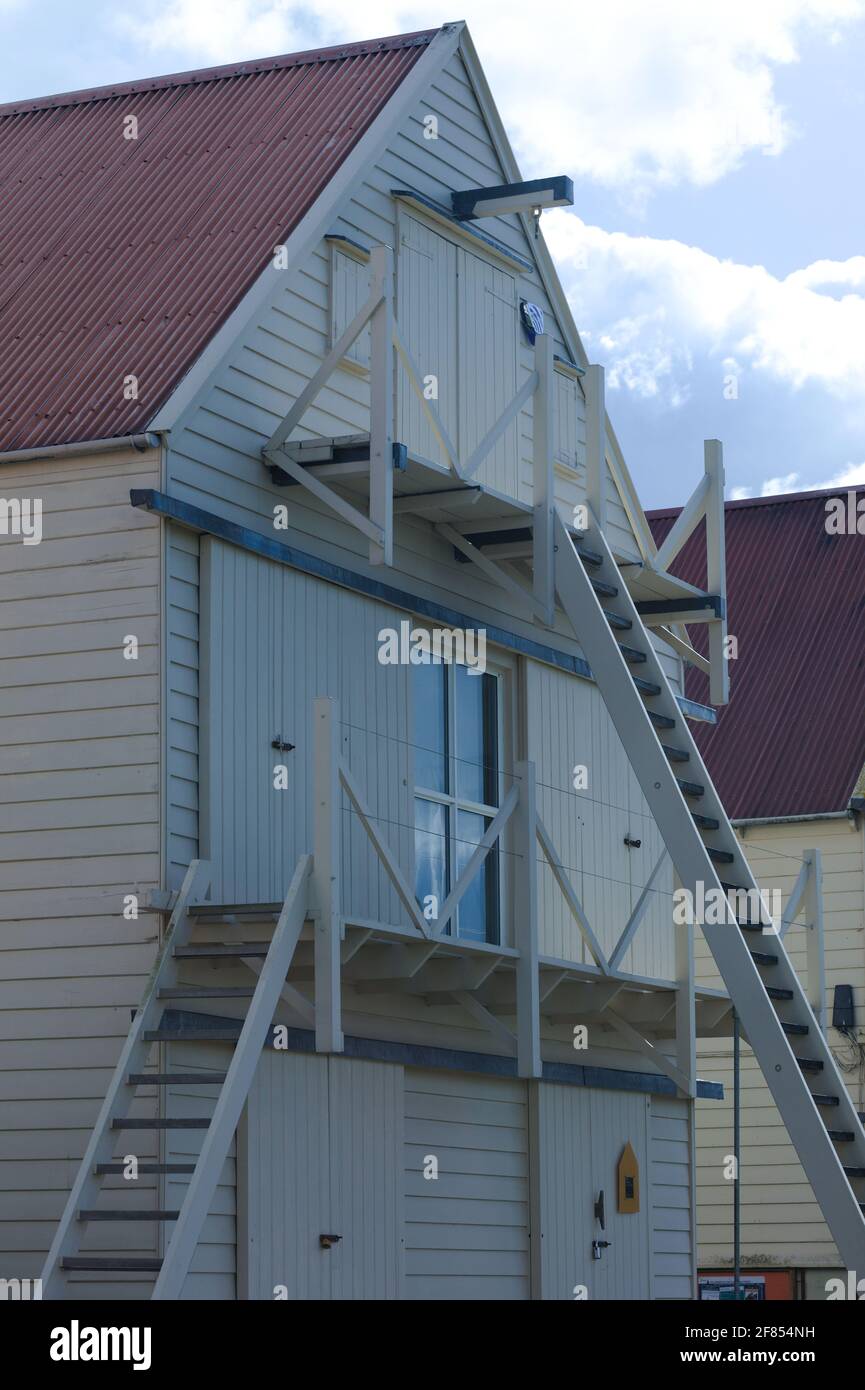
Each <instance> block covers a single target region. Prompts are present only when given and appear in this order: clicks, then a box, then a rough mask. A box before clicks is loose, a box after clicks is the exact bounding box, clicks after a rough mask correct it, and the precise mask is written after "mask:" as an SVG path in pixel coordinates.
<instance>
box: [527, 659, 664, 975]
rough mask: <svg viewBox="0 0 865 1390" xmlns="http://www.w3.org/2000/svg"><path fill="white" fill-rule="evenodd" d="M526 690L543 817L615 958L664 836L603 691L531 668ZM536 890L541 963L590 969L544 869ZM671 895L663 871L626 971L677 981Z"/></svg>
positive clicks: (594, 925) (603, 942) (604, 943)
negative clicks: (580, 774) (577, 781)
mask: <svg viewBox="0 0 865 1390" xmlns="http://www.w3.org/2000/svg"><path fill="white" fill-rule="evenodd" d="M526 689H527V696H526V698H527V701H528V718H527V727H528V734H529V756H530V757H531V758H532V759H533V760H534V762H535V766H536V776H537V783H538V787H537V798H538V813H539V815H540V817H541V819H542V820H543V822H544V824H545V826H546V828H547V830H548V831H549V833H550V836H551V838H552V840H553V843H554V845H555V846H556V848H557V849H558V852H559V857H560V859H561V861H562V863H563V864H564V866H565V868H566V870H567V871H568V877H569V880H570V882H571V884H572V886H573V888H574V890H575V892H576V893H577V896H578V897H579V899H580V901H581V902H582V904H583V908H584V910H585V912H586V915H587V916H588V919H589V921H590V923H591V925H592V928H593V930H594V932H595V934H596V936H597V938H598V940H599V942H600V944H601V946H602V948H604V949H605V950H606V951H608V952H610V951H612V950H613V947H614V946H615V944H616V942H617V941H618V939H619V937H620V936H621V934H622V931H623V930H624V928H625V924H626V923H627V921H628V918H629V916H630V914H631V912H632V910H633V908H634V907H635V906H636V904H637V901H638V899H639V897H640V894H641V892H642V890H643V887H644V886H645V884H646V882H647V881H648V879H649V876H650V875H651V872H652V869H653V868H654V866H655V863H656V862H657V859H658V857H659V855H660V853H661V850H662V843H661V838H660V833H659V831H658V828H657V826H656V825H655V822H654V820H653V819H652V818H651V816H650V815H649V813H648V807H647V805H646V802H645V799H644V797H643V795H642V792H641V791H640V788H639V785H638V783H637V780H636V777H635V776H634V774H633V771H632V770H631V767H630V765H629V763H628V760H627V757H626V756H625V752H624V749H623V748H622V745H621V742H620V740H619V737H618V735H617V734H616V731H615V729H614V728H613V725H612V722H611V720H610V717H609V715H608V713H607V710H606V706H605V705H604V702H603V699H602V697H601V694H600V691H599V690H598V688H597V687H596V686H594V685H592V684H590V683H589V682H587V681H581V680H575V679H574V678H573V677H572V676H569V675H567V674H566V673H565V672H562V671H557V670H555V669H554V668H553V667H550V666H542V665H540V664H539V663H536V662H530V663H528V679H527V682H526ZM578 766H583V767H585V768H586V771H587V777H588V786H587V787H586V788H585V789H581V790H575V788H574V769H575V768H576V767H578ZM626 835H629V836H630V837H631V838H632V839H637V840H640V841H641V844H640V847H639V848H638V849H633V848H631V849H629V848H627V847H626V845H625V836H626ZM539 885H540V892H541V908H540V912H539V921H540V928H539V929H540V941H541V952H542V954H545V955H550V956H557V957H559V958H561V959H568V960H584V959H587V954H586V949H585V947H584V945H583V940H582V937H581V935H580V932H579V928H578V926H577V924H576V922H575V921H574V919H573V917H572V916H571V914H570V912H569V910H568V908H567V905H566V903H565V901H564V898H563V897H562V894H561V891H560V890H559V888H558V886H557V884H556V882H555V880H554V878H553V875H552V873H551V871H550V869H549V868H548V866H547V865H546V863H545V862H544V863H542V866H541V868H540V870H539ZM671 894H672V870H671V869H670V866H669V863H667V864H666V865H665V867H664V868H663V869H662V870H661V871H660V873H659V874H658V875H657V877H656V878H655V880H654V884H653V888H652V890H651V897H650V900H649V904H648V906H647V908H646V911H645V915H644V917H643V920H642V924H641V926H640V928H639V930H638V932H637V934H636V935H635V937H634V939H633V941H632V944H631V946H630V947H629V949H628V951H627V953H626V954H625V956H624V957H623V960H622V968H623V969H625V970H628V971H632V972H633V973H635V974H646V975H652V976H654V977H656V978H659V979H671V978H673V973H674V944H675V943H674V940H673V932H672V927H671V924H670V923H671V918H670V913H671V901H672V900H671Z"/></svg>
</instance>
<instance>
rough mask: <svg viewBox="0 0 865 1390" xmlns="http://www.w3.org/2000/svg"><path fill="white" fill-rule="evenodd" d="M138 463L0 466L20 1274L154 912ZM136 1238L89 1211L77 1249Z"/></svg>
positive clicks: (6, 1102) (85, 1110)
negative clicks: (12, 526)
mask: <svg viewBox="0 0 865 1390" xmlns="http://www.w3.org/2000/svg"><path fill="white" fill-rule="evenodd" d="M158 479H159V475H158V455H156V454H155V453H154V454H151V455H148V456H146V457H142V456H140V455H136V456H133V455H130V454H129V453H123V454H121V453H117V454H101V455H98V456H93V457H89V458H88V457H82V458H76V459H45V460H41V461H34V462H30V463H23V464H20V465H8V464H7V465H5V466H4V468H3V491H4V495H5V496H21V497H38V498H41V500H42V508H43V520H42V526H43V539H42V541H41V543H40V544H39V545H33V546H24V545H22V544H21V542H20V541H19V540H18V539H17V538H16V537H13V536H4V537H0V808H2V809H0V924H2V925H0V1097H2V1102H0V1277H3V1276H6V1277H22V1278H25V1277H32V1276H35V1275H37V1274H38V1273H39V1270H40V1268H41V1265H42V1261H43V1259H44V1255H45V1251H46V1250H47V1248H48V1246H49V1244H50V1241H51V1238H52V1236H53V1234H54V1230H55V1227H56V1223H57V1221H58V1219H59V1217H60V1214H61V1212H62V1210H63V1206H64V1203H65V1200H66V1193H67V1191H68V1188H69V1186H70V1185H71V1183H72V1180H73V1178H74V1176H75V1173H76V1171H77V1167H78V1163H79V1160H80V1158H81V1155H82V1154H83V1152H84V1148H85V1146H86V1143H87V1140H88V1138H89V1132H90V1129H91V1127H92V1125H93V1122H94V1121H95V1119H96V1116H97V1114H98V1112H99V1108H100V1105H101V1103H102V1099H103V1097H104V1094H105V1090H106V1087H107V1084H108V1081H109V1079H110V1076H111V1072H112V1070H113V1067H114V1064H115V1062H116V1059H117V1055H118V1053H119V1050H120V1047H121V1045H122V1042H123V1039H124V1038H125V1036H126V1034H127V1031H128V1028H129V1022H130V1016H131V1011H132V1010H133V1009H134V1008H135V1006H136V1005H137V1003H138V1001H139V999H140V997H141V993H142V990H143V987H144V983H145V981H146V978H147V975H148V973H149V971H150V968H151V965H152V962H153V956H154V952H155V946H156V936H157V930H158V924H157V919H156V918H155V917H154V916H153V915H151V914H148V913H146V912H141V913H140V915H139V916H138V918H137V920H126V919H125V918H124V917H123V905H124V897H125V896H126V895H129V894H137V895H141V894H142V893H143V892H144V891H146V890H147V889H149V888H151V887H153V886H156V885H158V883H159V863H160V859H159V854H160V844H159V825H158V815H159V748H158V727H159V723H158V700H159V670H160V662H159V656H158V650H159V649H158V642H159V602H160V599H159V595H160V587H161V586H160V544H159V523H158V522H157V521H156V520H155V518H153V517H150V516H148V515H146V514H145V513H143V512H140V511H137V510H135V509H134V508H133V507H131V506H130V503H129V491H130V489H131V488H144V487H155V486H158V485H159V481H158ZM128 636H135V637H137V638H138V641H139V656H138V660H137V661H129V660H124V657H123V644H124V639H125V638H127V637H128ZM154 1105H155V1100H154V1097H153V1096H152V1094H145V1095H143V1096H142V1097H140V1098H139V1099H138V1101H137V1102H136V1107H135V1109H134V1111H133V1113H134V1114H136V1115H139V1116H143V1115H148V1114H152V1113H154ZM119 1143H120V1144H121V1146H122V1144H123V1138H122V1137H121V1138H120V1140H119ZM145 1143H146V1144H148V1145H149V1144H152V1136H147V1137H146V1139H145ZM115 1196H116V1194H115V1193H113V1192H112V1191H111V1190H110V1189H109V1190H108V1192H107V1193H106V1196H105V1198H104V1199H102V1200H103V1203H104V1204H107V1205H111V1204H112V1202H113V1201H114V1198H115ZM121 1200H123V1201H125V1200H128V1196H127V1193H126V1192H123V1193H121V1197H120V1198H118V1200H117V1201H116V1202H114V1204H115V1205H117V1204H119V1202H120V1201H121ZM137 1200H138V1202H139V1205H142V1204H143V1205H148V1204H149V1205H153V1204H154V1203H155V1200H156V1195H155V1189H154V1187H153V1183H152V1181H151V1180H149V1179H147V1180H144V1179H142V1182H141V1187H140V1189H139V1194H138V1199H137ZM154 1238H155V1236H154V1228H153V1227H151V1226H149V1225H148V1224H147V1223H135V1224H134V1225H133V1224H130V1225H129V1226H117V1225H115V1224H114V1223H95V1224H94V1225H92V1226H91V1227H90V1230H89V1232H88V1236H87V1243H86V1245H85V1247H84V1248H85V1249H87V1250H99V1251H101V1252H108V1251H112V1250H119V1249H120V1248H121V1246H124V1242H126V1241H127V1240H128V1244H125V1246H124V1250H123V1252H124V1253H125V1254H144V1255H147V1254H153V1253H154V1243H153V1242H154ZM76 1285H80V1288H77V1292H80V1295H81V1296H82V1297H87V1298H100V1297H106V1296H109V1292H110V1295H111V1296H112V1297H135V1296H140V1295H141V1294H142V1292H143V1286H142V1284H141V1283H140V1281H139V1282H136V1280H135V1279H134V1278H128V1277H125V1276H119V1277H118V1278H117V1280H116V1281H113V1282H112V1283H111V1284H107V1283H106V1282H105V1281H104V1280H102V1279H100V1277H99V1276H98V1275H96V1276H92V1275H83V1276H81V1277H80V1279H79V1278H76Z"/></svg>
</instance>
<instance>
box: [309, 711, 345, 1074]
mask: <svg viewBox="0 0 865 1390" xmlns="http://www.w3.org/2000/svg"><path fill="white" fill-rule="evenodd" d="M312 718H313V726H314V739H313V748H314V756H315V778H314V785H315V816H314V849H313V870H312V891H313V901H314V903H315V907H316V912H317V916H316V919H315V952H314V954H315V1050H316V1052H342V1050H343V1033H342V996H341V988H340V959H341V949H340V947H341V940H340V938H341V934H342V907H341V894H340V870H341V854H340V835H339V830H340V815H339V808H340V783H339V756H340V746H339V705H338V704H337V702H336V700H333V699H331V698H330V697H329V696H326V695H320V696H318V697H317V698H316V700H315V701H314V702H313V712H312Z"/></svg>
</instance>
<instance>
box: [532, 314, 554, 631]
mask: <svg viewBox="0 0 865 1390" xmlns="http://www.w3.org/2000/svg"><path fill="white" fill-rule="evenodd" d="M535 374H536V376H537V379H538V383H537V386H536V387H535V395H534V402H533V416H532V431H533V479H534V481H533V501H534V527H533V529H532V568H533V575H534V577H533V581H532V582H533V587H534V595H535V602H536V603H537V605H538V611H539V613H540V614H541V618H542V621H543V622H544V623H545V624H546V625H547V627H552V625H553V623H554V621H555V612H556V605H555V597H556V588H555V573H554V565H553V507H554V506H555V496H554V483H553V448H554V444H555V416H554V413H553V340H552V338H551V337H550V335H549V333H539V334H538V336H537V337H536V338H535Z"/></svg>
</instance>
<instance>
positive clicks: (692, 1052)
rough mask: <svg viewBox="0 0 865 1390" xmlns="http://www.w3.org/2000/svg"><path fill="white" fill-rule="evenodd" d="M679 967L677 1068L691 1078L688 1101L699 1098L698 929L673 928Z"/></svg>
mask: <svg viewBox="0 0 865 1390" xmlns="http://www.w3.org/2000/svg"><path fill="white" fill-rule="evenodd" d="M673 931H674V932H675V957H676V959H675V968H676V1066H677V1067H678V1068H679V1071H680V1072H682V1073H683V1074H684V1075H685V1076H686V1077H687V1078H688V1099H689V1100H694V1099H695V1098H696V1095H697V1023H696V1003H695V999H694V927H693V924H692V923H690V922H684V923H680V924H679V925H677V926H674V927H673Z"/></svg>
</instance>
